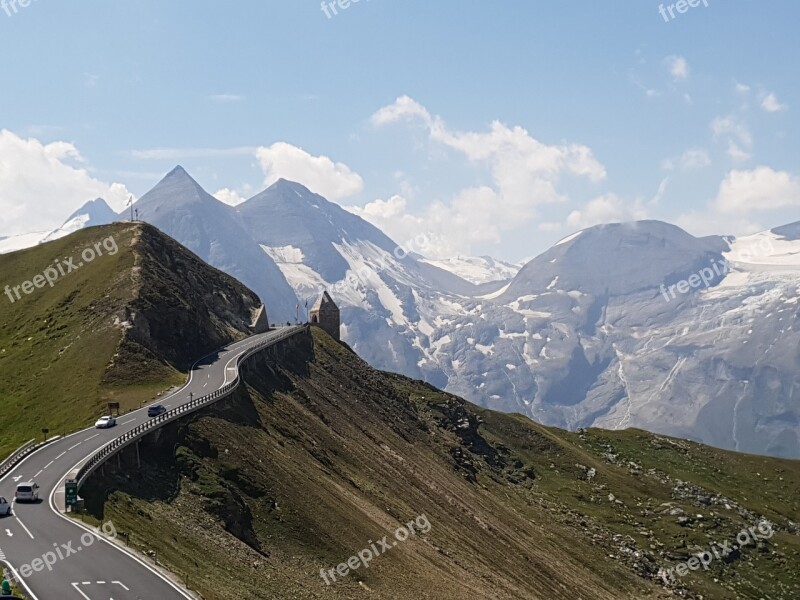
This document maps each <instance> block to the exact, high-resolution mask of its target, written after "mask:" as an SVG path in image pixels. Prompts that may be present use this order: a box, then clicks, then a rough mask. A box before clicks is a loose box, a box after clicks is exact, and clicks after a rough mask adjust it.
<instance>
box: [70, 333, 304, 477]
mask: <svg viewBox="0 0 800 600" xmlns="http://www.w3.org/2000/svg"><path fill="white" fill-rule="evenodd" d="M307 329H308V325H298V326H295V327H290V328H287V330H286V331H284V332H282V333H280V334H278V335H276V336H274V337H270V338H268V339H266V340H264V341H263V342H260V343H259V344H257V345H255V346H253V347H252V348H249V349H248V350H247V351H246V352H245V353H244V354H242V355H241V356H240V357H239V358H238V360H237V361H236V378H235V379H234V380H233V381H231V382H230V383H227V384H225V385H224V386H222V387H221V388H220V389H218V390H217V391H215V392H211V393H210V394H207V395H205V396H201V397H199V398H195V399H194V400H192V401H191V402H187V403H186V404H182V405H181V406H179V407H177V408H173V409H172V410H170V411H167V412H165V413H164V414H162V415H159V416H158V417H154V418H152V419H150V420H148V421H147V422H146V423H143V424H141V425H138V426H136V427H135V428H134V429H131V430H130V431H128V432H127V433H124V434H122V435H121V436H120V437H118V438H116V439H115V440H114V441H112V442H110V443H109V444H107V445H105V446H103V447H102V448H100V450H98V451H97V452H96V453H95V454H93V455H92V456H91V458H89V460H88V461H86V463H84V465H83V466H82V467H81V468H80V470H79V471H78V474H77V475H76V476H75V479H76V480H77V482H78V488H80V487H81V486H82V485H83V484H84V483H85V482H86V480H87V479H88V478H89V476H90V475H91V474H92V473H94V471H95V470H96V469H97V468H98V467H100V465H102V464H103V463H104V462H105V461H107V460H108V459H109V458H111V457H112V456H113V455H115V454H116V453H117V452H119V451H120V450H122V449H123V448H125V447H126V446H129V445H131V444H132V443H133V442H135V441H136V440H139V439H141V438H142V437H144V436H145V435H148V434H149V433H152V432H153V431H155V430H156V429H158V428H160V427H163V426H164V425H166V424H168V423H171V422H172V421H175V420H176V419H179V418H181V417H184V416H186V415H187V414H189V413H192V412H195V411H197V410H200V409H201V408H204V407H206V406H209V405H211V404H214V403H216V402H219V401H220V400H222V399H223V398H225V397H226V396H229V395H230V394H231V393H233V391H234V390H235V389H236V388H237V387H238V386H239V383H240V382H241V377H240V376H239V365H240V364H241V363H243V362H244V361H246V360H247V359H248V358H250V357H251V356H253V355H254V354H256V353H257V352H260V351H261V350H264V349H265V348H269V347H270V346H273V345H275V344H277V343H278V342H282V341H283V340H285V339H288V338H290V337H292V336H294V335H297V334H298V333H301V332H303V331H306V330H307Z"/></svg>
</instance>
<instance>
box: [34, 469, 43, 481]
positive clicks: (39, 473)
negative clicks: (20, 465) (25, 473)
mask: <svg viewBox="0 0 800 600" xmlns="http://www.w3.org/2000/svg"><path fill="white" fill-rule="evenodd" d="M42 471H44V469H42V470H41V471H39V472H38V473H37V474H36V475H34V476H33V478H34V479H36V478H37V477H38V476H39V475H41V474H42Z"/></svg>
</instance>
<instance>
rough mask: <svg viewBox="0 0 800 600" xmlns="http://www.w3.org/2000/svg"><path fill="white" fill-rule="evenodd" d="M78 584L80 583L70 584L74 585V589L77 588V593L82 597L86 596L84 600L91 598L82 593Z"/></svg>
mask: <svg viewBox="0 0 800 600" xmlns="http://www.w3.org/2000/svg"><path fill="white" fill-rule="evenodd" d="M80 585H81V584H80V583H73V584H72V587H74V588H75V589H76V590H78V593H79V594H80V595H81V596H83V597H84V598H86V600H92V599H91V598H89V596H87V595H86V594H84V593H83V592H82V591H81V588H80Z"/></svg>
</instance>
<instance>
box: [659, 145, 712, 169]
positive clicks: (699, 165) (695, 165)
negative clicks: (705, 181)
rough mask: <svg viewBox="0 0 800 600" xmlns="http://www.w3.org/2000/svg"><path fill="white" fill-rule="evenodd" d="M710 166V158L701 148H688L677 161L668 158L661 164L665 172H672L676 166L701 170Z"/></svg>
mask: <svg viewBox="0 0 800 600" xmlns="http://www.w3.org/2000/svg"><path fill="white" fill-rule="evenodd" d="M710 165H711V158H710V157H709V156H708V152H707V151H706V150H703V149H702V148H690V149H689V150H686V151H685V152H684V153H683V154H681V156H680V158H678V159H671V158H668V159H666V160H665V161H664V162H663V163H662V167H663V168H664V169H666V170H667V171H672V170H673V169H675V167H676V166H679V167H681V168H683V169H687V170H688V169H703V168H705V167H708V166H710Z"/></svg>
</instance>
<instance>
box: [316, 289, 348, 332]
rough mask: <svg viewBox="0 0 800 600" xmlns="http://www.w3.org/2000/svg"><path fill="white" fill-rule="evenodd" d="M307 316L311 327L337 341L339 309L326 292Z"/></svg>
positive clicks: (339, 323) (339, 322)
mask: <svg viewBox="0 0 800 600" xmlns="http://www.w3.org/2000/svg"><path fill="white" fill-rule="evenodd" d="M309 316H310V319H311V324H312V325H314V326H316V327H319V328H321V329H322V330H323V331H324V332H326V333H327V334H328V335H330V336H331V337H333V339H335V340H338V339H339V328H340V326H341V321H340V318H339V307H338V306H336V303H335V302H334V301H333V298H331V296H330V294H328V292H323V293H322V296H320V297H319V299H318V300H317V301H316V302H315V303H314V306H312V307H311V311H310V312H309Z"/></svg>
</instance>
